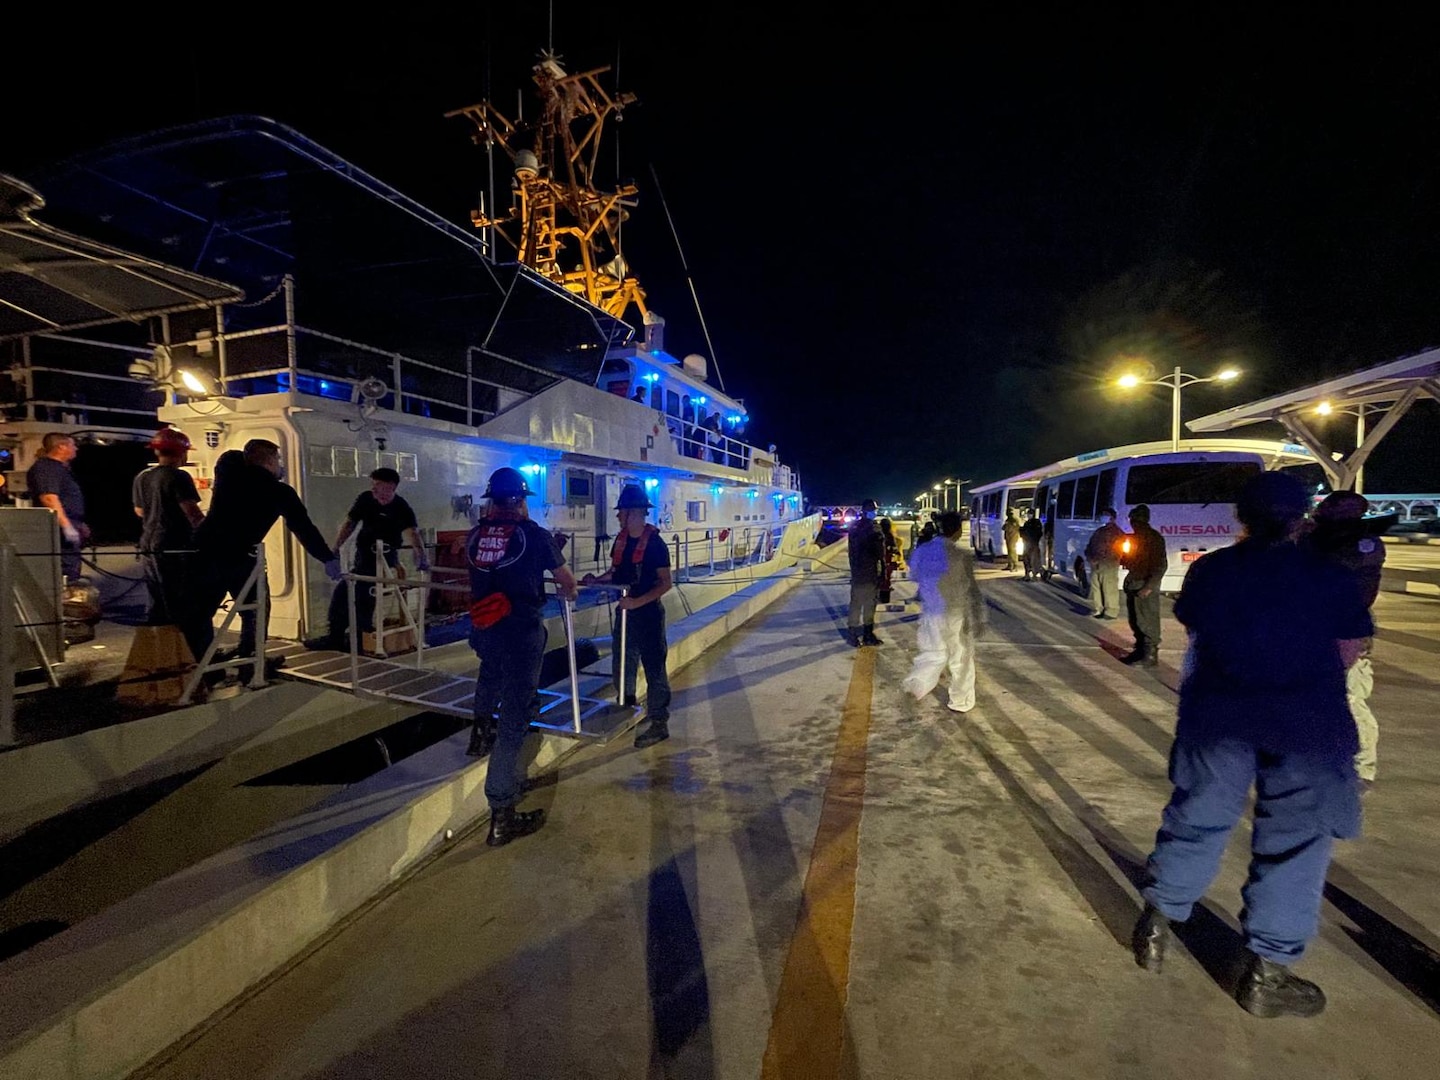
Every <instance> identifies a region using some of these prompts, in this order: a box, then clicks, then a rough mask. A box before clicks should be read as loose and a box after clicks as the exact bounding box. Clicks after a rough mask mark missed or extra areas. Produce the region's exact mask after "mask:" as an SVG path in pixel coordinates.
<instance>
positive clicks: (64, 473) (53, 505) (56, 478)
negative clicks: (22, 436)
mask: <svg viewBox="0 0 1440 1080" xmlns="http://www.w3.org/2000/svg"><path fill="white" fill-rule="evenodd" d="M76 453H77V447H76V446H75V439H74V438H73V437H72V436H70V435H66V434H65V433H64V432H63V431H52V432H50V433H49V434H48V435H46V436H45V438H44V439H43V440H41V443H40V455H39V456H38V457H37V458H36V459H35V464H33V465H31V466H30V468H29V470H28V471H27V472H26V473H25V487H26V491H27V492H28V494H29V496H30V500H31V501H32V502H33V503H34V504H35V505H36V506H44V507H47V508H48V509H50V510H53V511H55V517H56V518H57V519H58V521H59V523H60V572H61V573H62V574H64V575H65V579H66V580H67V581H74V580H75V579H76V578H78V577H79V576H80V548H81V545H83V544H84V543H85V541H86V540H89V539H90V526H88V525H86V524H85V495H84V493H83V492H82V491H81V490H80V485H79V484H78V483H76V481H75V477H74V475H73V474H72V473H71V472H70V462H72V461H74V460H75V454H76Z"/></svg>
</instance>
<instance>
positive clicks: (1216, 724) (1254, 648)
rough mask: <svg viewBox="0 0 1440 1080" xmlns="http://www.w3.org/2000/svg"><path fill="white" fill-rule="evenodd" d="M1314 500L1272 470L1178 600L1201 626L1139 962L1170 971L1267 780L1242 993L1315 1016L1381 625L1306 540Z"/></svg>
mask: <svg viewBox="0 0 1440 1080" xmlns="http://www.w3.org/2000/svg"><path fill="white" fill-rule="evenodd" d="M1308 502H1309V497H1308V495H1307V494H1306V492H1305V489H1304V488H1303V487H1302V485H1301V484H1300V483H1299V481H1297V480H1295V479H1294V478H1292V477H1289V476H1286V475H1285V474H1283V473H1278V472H1267V473H1262V474H1261V475H1260V476H1258V477H1256V478H1255V479H1254V480H1252V481H1251V482H1250V483H1249V484H1247V485H1246V487H1245V488H1244V489H1243V490H1242V492H1241V494H1240V496H1239V498H1238V499H1237V500H1236V503H1235V515H1236V517H1237V518H1238V519H1239V520H1240V522H1241V524H1242V525H1244V527H1245V533H1244V536H1243V537H1242V538H1241V539H1240V541H1239V542H1237V543H1236V544H1234V545H1232V546H1230V547H1226V548H1221V549H1219V550H1218V551H1213V552H1211V553H1209V554H1208V555H1205V556H1203V557H1202V558H1200V559H1199V560H1197V561H1196V562H1195V563H1194V564H1193V565H1192V566H1191V567H1190V571H1189V573H1188V574H1187V575H1186V577H1185V583H1184V585H1183V587H1182V588H1181V590H1180V597H1179V599H1178V600H1176V602H1175V617H1176V618H1177V619H1178V620H1179V621H1180V622H1181V623H1182V624H1183V625H1184V626H1185V628H1186V629H1187V630H1188V631H1189V633H1190V659H1189V662H1187V664H1186V665H1185V667H1186V671H1185V676H1184V678H1183V680H1182V682H1181V684H1180V706H1179V714H1178V717H1177V720H1176V726H1175V741H1174V744H1173V745H1172V747H1171V749H1170V779H1171V782H1172V783H1173V784H1174V791H1173V793H1172V794H1171V796H1170V801H1169V803H1168V804H1167V805H1166V807H1165V810H1164V814H1163V816H1162V820H1161V825H1160V829H1159V831H1158V832H1157V834H1156V837H1155V848H1154V851H1153V852H1152V853H1151V855H1150V858H1149V860H1148V862H1147V864H1146V876H1147V883H1146V885H1145V887H1144V889H1143V893H1144V897H1145V910H1144V912H1143V913H1142V914H1141V916H1140V919H1139V921H1138V922H1137V923H1136V925H1135V930H1134V935H1133V938H1132V948H1133V951H1134V955H1135V960H1136V962H1137V963H1138V964H1139V965H1140V966H1141V967H1143V968H1145V969H1146V970H1149V971H1153V972H1159V971H1161V970H1162V968H1163V966H1164V961H1165V953H1166V950H1167V948H1168V946H1169V944H1170V939H1171V931H1170V923H1171V922H1174V921H1183V920H1185V919H1188V918H1189V916H1190V913H1191V911H1192V909H1193V908H1194V905H1195V904H1196V903H1197V902H1198V901H1199V900H1200V898H1201V897H1202V896H1204V894H1205V891H1206V890H1207V889H1208V888H1209V886H1210V882H1211V881H1212V880H1213V879H1214V877H1215V874H1216V873H1217V871H1218V870H1219V867H1220V860H1221V857H1222V856H1223V855H1224V853H1225V847H1226V844H1227V842H1228V840H1229V837H1230V833H1231V831H1232V830H1233V829H1234V827H1235V825H1236V824H1237V823H1238V822H1239V820H1240V817H1241V816H1242V815H1243V814H1244V813H1245V810H1246V807H1247V803H1248V802H1249V798H1250V790H1251V787H1252V786H1253V787H1254V789H1255V803H1254V810H1253V813H1252V817H1251V837H1250V847H1251V852H1252V857H1251V860H1250V872H1249V878H1248V880H1247V881H1246V883H1245V887H1244V889H1243V890H1242V895H1243V898H1244V902H1245V904H1244V908H1243V910H1242V911H1241V914H1240V922H1241V927H1242V929H1243V931H1244V935H1245V947H1246V949H1247V950H1248V952H1249V961H1248V963H1247V965H1246V968H1245V970H1244V973H1243V975H1242V976H1241V979H1240V981H1239V984H1238V985H1237V987H1236V989H1235V998H1236V1000H1237V1001H1238V1002H1239V1004H1240V1006H1241V1007H1242V1008H1244V1009H1245V1010H1246V1011H1247V1012H1250V1013H1252V1014H1253V1015H1256V1016H1261V1017H1274V1016H1284V1015H1290V1016H1314V1015H1316V1014H1317V1013H1319V1012H1321V1011H1322V1010H1323V1009H1324V1007H1325V995H1324V993H1322V992H1321V990H1320V988H1319V987H1318V986H1316V985H1315V984H1314V983H1311V982H1308V981H1306V980H1305V979H1301V978H1299V977H1298V976H1296V975H1294V974H1292V973H1291V971H1290V965H1292V964H1293V963H1294V962H1295V961H1297V960H1299V959H1300V957H1301V955H1302V954H1303V953H1304V951H1305V947H1306V945H1307V944H1308V943H1309V941H1310V939H1311V938H1313V937H1314V935H1315V932H1316V929H1317V927H1318V924H1319V917H1320V903H1321V897H1322V890H1323V888H1324V885H1325V873H1326V870H1327V868H1328V866H1329V864H1330V855H1331V848H1332V846H1333V841H1334V839H1335V838H1352V837H1355V836H1358V835H1359V832H1360V800H1359V794H1358V784H1357V781H1356V777H1355V770H1354V767H1353V764H1352V759H1353V757H1354V754H1355V749H1356V737H1355V723H1354V721H1353V720H1352V719H1351V718H1350V710H1349V708H1348V707H1347V705H1346V703H1345V669H1346V667H1347V666H1348V665H1349V664H1351V663H1353V662H1354V660H1355V659H1356V658H1357V657H1358V656H1359V653H1360V650H1361V648H1362V647H1363V645H1364V641H1365V639H1366V638H1368V637H1369V636H1370V635H1371V633H1372V632H1373V629H1374V627H1373V624H1372V623H1371V621H1370V615H1369V612H1368V611H1367V610H1366V608H1365V604H1364V602H1363V600H1362V598H1361V596H1360V590H1359V589H1358V588H1357V587H1356V583H1355V580H1354V578H1353V576H1352V575H1350V574H1348V573H1347V572H1345V571H1344V570H1343V569H1341V568H1340V567H1337V566H1335V565H1334V564H1332V563H1329V562H1327V561H1325V560H1324V559H1322V558H1320V557H1319V556H1318V555H1316V554H1315V552H1314V551H1313V550H1310V549H1308V548H1307V547H1303V546H1301V545H1297V544H1296V543H1294V542H1293V540H1292V536H1293V534H1294V532H1295V530H1296V527H1297V526H1298V525H1299V523H1300V521H1301V520H1302V519H1303V517H1304V513H1305V508H1306V505H1307V504H1308Z"/></svg>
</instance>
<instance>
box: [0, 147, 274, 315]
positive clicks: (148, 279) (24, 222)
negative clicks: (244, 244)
mask: <svg viewBox="0 0 1440 1080" xmlns="http://www.w3.org/2000/svg"><path fill="white" fill-rule="evenodd" d="M44 205H45V200H44V199H43V198H41V196H40V194H39V193H38V192H37V191H35V189H34V188H31V187H30V186H29V185H27V184H24V183H22V182H21V181H19V180H16V179H15V178H14V177H10V176H5V175H3V174H0V341H7V340H10V339H13V338H20V337H25V336H26V335H29V334H35V333H43V332H45V331H59V330H79V329H81V328H84V327H90V326H102V325H104V324H106V323H115V322H124V321H130V322H140V321H142V320H144V319H147V318H149V317H151V316H154V315H168V314H172V313H174V312H178V311H192V310H197V309H202V308H207V307H214V306H216V305H218V304H228V303H233V302H235V301H238V300H243V299H244V297H245V294H244V293H243V292H242V291H241V290H239V289H237V288H236V287H235V286H233V285H228V284H226V283H225V282H223V281H215V280H213V279H212V278H208V277H202V276H201V275H199V274H192V273H190V272H188V271H186V270H180V269H177V268H176V267H173V266H167V265H166V264H164V263H161V262H157V261H155V260H153V259H149V258H146V257H145V256H143V255H136V254H134V253H132V252H129V251H123V250H121V249H120V248H115V247H110V246H108V245H106V244H101V243H98V242H96V241H94V240H89V239H86V238H85V237H83V236H78V235H75V234H73V233H68V232H64V231H62V230H60V229H56V228H52V227H51V226H49V225H44V224H41V223H40V222H38V221H36V220H35V218H34V216H33V215H34V214H35V212H36V211H38V210H39V209H40V208H41V207H43V206H44Z"/></svg>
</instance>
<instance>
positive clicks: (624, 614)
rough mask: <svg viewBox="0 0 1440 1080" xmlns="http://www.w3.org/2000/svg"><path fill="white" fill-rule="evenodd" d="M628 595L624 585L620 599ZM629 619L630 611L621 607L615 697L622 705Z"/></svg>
mask: <svg viewBox="0 0 1440 1080" xmlns="http://www.w3.org/2000/svg"><path fill="white" fill-rule="evenodd" d="M628 595H630V589H629V588H628V587H626V586H622V587H621V589H620V599H621V600H623V599H625V597H627V596H628ZM629 621H630V613H629V612H628V611H626V610H625V609H624V608H621V609H620V675H619V682H618V685H617V688H616V690H615V698H616V704H618V705H622V706H623V705H624V704H625V652H626V648H625V646H626V641H625V632H626V630H627V628H628V626H629Z"/></svg>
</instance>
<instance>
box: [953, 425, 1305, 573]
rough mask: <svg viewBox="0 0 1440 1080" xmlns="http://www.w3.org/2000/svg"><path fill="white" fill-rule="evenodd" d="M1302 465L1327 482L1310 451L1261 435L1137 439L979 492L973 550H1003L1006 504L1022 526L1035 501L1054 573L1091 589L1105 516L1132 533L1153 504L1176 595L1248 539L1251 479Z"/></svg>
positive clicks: (1047, 564) (1046, 561)
mask: <svg viewBox="0 0 1440 1080" xmlns="http://www.w3.org/2000/svg"><path fill="white" fill-rule="evenodd" d="M1301 466H1310V467H1311V469H1310V470H1307V472H1309V471H1312V470H1313V471H1315V472H1316V473H1317V477H1318V466H1316V463H1315V458H1314V456H1313V455H1312V454H1311V453H1310V451H1309V450H1307V449H1305V447H1303V446H1300V445H1298V444H1296V443H1281V442H1270V441H1266V440H1260V439H1185V440H1181V442H1180V449H1179V450H1178V451H1176V450H1172V449H1171V446H1170V443H1169V442H1154V443H1136V444H1134V445H1131V446H1119V447H1115V448H1114V449H1111V450H1095V451H1092V452H1090V453H1088V454H1078V455H1076V456H1075V457H1073V458H1066V459H1065V460H1064V461H1057V462H1055V463H1054V464H1052V465H1046V466H1044V467H1042V468H1039V469H1032V470H1031V471H1030V472H1027V473H1021V474H1020V475H1019V476H1012V477H1010V478H1009V479H1008V480H999V481H996V482H994V483H991V484H986V485H983V486H981V487H977V488H975V489H973V490H972V491H971V512H972V514H976V515H978V514H982V513H983V514H984V515H985V525H984V527H983V529H982V528H981V527H979V526H976V525H972V526H971V534H972V536H973V537H974V539H973V540H972V544H973V546H974V548H975V551H976V553H977V554H979V555H982V556H983V555H991V556H993V555H995V554H997V553H999V554H1003V553H1004V550H1005V544H1004V541H1003V539H1001V538H1000V535H999V534H1000V526H1001V523H1003V521H1004V520H1005V507H1006V506H1010V505H1013V506H1016V507H1017V512H1016V517H1017V519H1019V520H1022V521H1023V520H1024V515H1023V514H1022V513H1021V512H1020V510H1019V508H1020V507H1022V506H1023V508H1024V510H1025V512H1026V513H1028V511H1029V508H1030V506H1032V505H1033V506H1035V507H1036V509H1037V510H1039V512H1040V516H1041V517H1042V518H1043V519H1044V521H1045V535H1046V547H1047V550H1046V552H1045V553H1044V558H1043V566H1044V568H1045V569H1044V573H1045V576H1046V577H1049V576H1050V575H1051V574H1058V575H1060V576H1062V577H1064V578H1068V579H1070V580H1073V581H1074V582H1075V583H1076V584H1078V585H1079V586H1080V587H1081V588H1082V589H1084V588H1087V587H1088V583H1089V572H1088V571H1089V568H1088V567H1087V566H1086V564H1085V547H1086V545H1087V544H1088V543H1089V542H1090V536H1091V534H1092V533H1093V532H1094V531H1095V530H1096V529H1098V528H1099V527H1100V525H1101V523H1102V518H1101V516H1100V514H1101V511H1103V510H1104V509H1105V508H1106V507H1112V508H1114V510H1115V512H1116V513H1117V514H1118V516H1119V525H1120V527H1121V528H1122V529H1126V530H1127V531H1128V529H1129V513H1130V510H1131V508H1132V507H1135V506H1138V505H1140V504H1141V503H1144V504H1145V505H1147V506H1149V507H1150V524H1151V526H1152V527H1153V528H1155V529H1156V530H1158V531H1159V532H1160V534H1161V535H1163V536H1164V537H1165V550H1166V554H1167V555H1168V556H1169V559H1170V566H1169V569H1167V570H1166V572H1165V578H1164V581H1163V582H1162V583H1161V586H1160V588H1161V591H1162V592H1167V593H1175V592H1179V591H1180V583H1181V581H1182V580H1183V579H1184V577H1185V571H1186V570H1188V569H1189V567H1190V564H1191V563H1192V562H1194V561H1195V560H1196V559H1198V558H1200V556H1201V555H1203V554H1205V553H1206V552H1207V551H1213V550H1215V549H1216V548H1220V547H1225V546H1227V545H1228V544H1232V543H1234V542H1235V540H1236V539H1238V538H1239V535H1240V525H1239V523H1238V522H1237V521H1236V520H1235V496H1236V495H1237V494H1238V492H1239V491H1240V489H1241V488H1242V487H1243V486H1244V485H1245V483H1246V481H1248V480H1249V479H1251V478H1252V477H1254V476H1256V475H1258V474H1259V473H1260V472H1261V471H1262V470H1267V469H1288V468H1297V467H1301ZM991 509H994V510H995V511H996V512H997V513H998V516H995V515H992V514H991V513H990V510H991Z"/></svg>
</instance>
